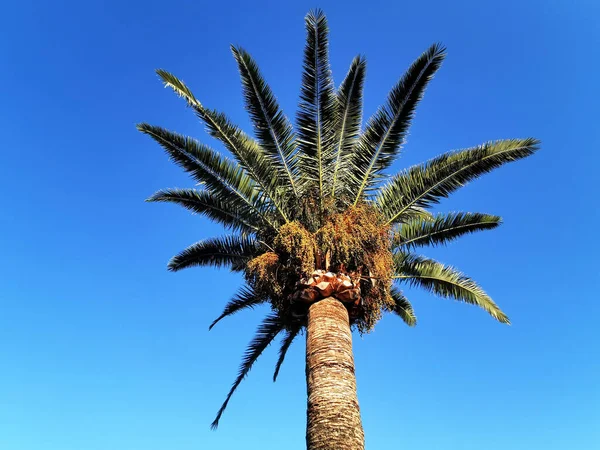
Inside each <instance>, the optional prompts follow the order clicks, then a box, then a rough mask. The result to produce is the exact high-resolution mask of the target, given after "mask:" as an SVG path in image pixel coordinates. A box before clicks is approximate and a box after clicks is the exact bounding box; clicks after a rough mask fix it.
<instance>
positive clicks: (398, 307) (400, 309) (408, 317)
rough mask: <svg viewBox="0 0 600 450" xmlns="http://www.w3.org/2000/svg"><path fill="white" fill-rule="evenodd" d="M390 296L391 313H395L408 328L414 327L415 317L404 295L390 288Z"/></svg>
mask: <svg viewBox="0 0 600 450" xmlns="http://www.w3.org/2000/svg"><path fill="white" fill-rule="evenodd" d="M390 296H391V297H392V299H393V300H394V309H393V312H394V313H396V314H397V315H398V316H399V317H400V318H401V319H402V320H403V321H404V323H406V325H408V326H409V327H414V326H415V325H416V324H417V316H415V312H414V311H413V307H412V305H411V304H410V302H409V301H408V299H407V298H406V297H405V296H404V294H403V293H402V292H401V291H400V290H398V289H396V287H394V286H392V288H391V289H390Z"/></svg>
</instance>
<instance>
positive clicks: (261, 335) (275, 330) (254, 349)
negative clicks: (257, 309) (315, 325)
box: [211, 314, 283, 429]
mask: <svg viewBox="0 0 600 450" xmlns="http://www.w3.org/2000/svg"><path fill="white" fill-rule="evenodd" d="M281 330H283V324H282V322H281V320H280V319H279V317H278V316H277V315H276V314H271V315H269V316H267V317H266V318H265V319H264V320H263V322H262V323H261V324H260V325H259V327H258V330H257V331H256V335H255V336H254V339H252V341H251V342H250V344H249V345H248V348H247V349H246V351H245V353H244V356H243V358H242V364H241V365H240V370H239V373H238V376H237V378H236V379H235V381H234V383H233V386H232V387H231V390H230V391H229V393H228V394H227V398H226V399H225V401H224V402H223V405H221V408H220V409H219V412H218V413H217V417H215V420H214V421H213V423H212V424H211V428H212V429H216V428H217V427H218V426H219V420H220V419H221V416H222V415H223V412H224V411H225V408H227V404H228V403H229V400H230V399H231V396H232V395H233V393H234V392H235V390H236V389H237V388H238V386H239V385H240V383H241V382H242V380H243V379H244V378H245V377H246V375H248V372H250V369H251V368H252V366H253V365H254V362H255V361H256V360H257V359H258V357H259V356H260V355H261V354H262V352H263V351H264V350H265V349H266V348H267V347H268V346H269V344H270V343H271V342H272V341H273V339H275V337H276V336H277V335H278V334H279V332H280V331H281Z"/></svg>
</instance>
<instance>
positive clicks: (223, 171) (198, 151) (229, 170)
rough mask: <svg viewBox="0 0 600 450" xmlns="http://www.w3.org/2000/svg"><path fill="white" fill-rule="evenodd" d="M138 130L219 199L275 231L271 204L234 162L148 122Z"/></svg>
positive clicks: (193, 140) (187, 138)
mask: <svg viewBox="0 0 600 450" xmlns="http://www.w3.org/2000/svg"><path fill="white" fill-rule="evenodd" d="M137 128H138V130H139V131H141V132H142V133H144V134H147V135H148V136H150V137H151V138H152V139H154V140H155V141H156V142H158V143H159V144H160V145H161V146H162V147H163V148H164V149H165V150H166V152H167V154H168V155H169V158H170V159H171V160H172V161H173V162H174V163H175V164H177V165H178V166H179V167H181V168H182V169H184V170H185V171H186V172H188V173H189V174H190V175H191V176H192V177H193V178H194V179H195V180H196V181H197V182H198V183H200V184H203V185H205V186H206V189H207V190H208V191H210V192H211V193H212V194H214V195H215V196H217V198H219V199H221V200H226V201H228V202H231V203H232V204H234V205H236V206H237V207H239V208H240V209H241V210H242V211H244V210H249V211H251V212H252V213H253V214H254V215H256V216H257V217H260V218H261V219H262V220H263V221H264V222H265V223H266V224H268V225H269V226H271V227H272V228H276V224H275V223H274V222H273V220H272V219H271V217H270V216H271V215H270V214H269V211H268V209H269V204H268V203H267V202H265V201H264V199H261V198H260V195H259V192H258V190H257V188H256V183H255V182H254V180H253V179H252V178H250V177H249V176H248V174H247V173H246V172H245V171H244V169H242V168H241V167H239V166H238V165H237V164H235V163H234V162H233V161H231V160H230V159H228V158H224V157H223V156H221V155H220V154H219V153H218V152H216V151H215V150H213V149H211V148H210V147H208V146H206V145H204V144H201V143H199V142H198V141H196V140H195V139H192V138H190V137H188V136H182V135H180V134H178V133H174V132H172V131H169V130H166V129H164V128H161V127H158V126H153V125H149V124H146V123H141V124H139V125H138V126H137Z"/></svg>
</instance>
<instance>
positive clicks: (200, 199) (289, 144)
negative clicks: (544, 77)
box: [138, 11, 538, 450]
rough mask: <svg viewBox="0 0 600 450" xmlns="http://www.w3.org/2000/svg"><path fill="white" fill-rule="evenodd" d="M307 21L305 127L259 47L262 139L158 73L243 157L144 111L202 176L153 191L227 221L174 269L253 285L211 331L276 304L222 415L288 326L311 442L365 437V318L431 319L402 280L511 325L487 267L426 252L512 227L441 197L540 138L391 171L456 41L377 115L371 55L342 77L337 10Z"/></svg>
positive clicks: (254, 80) (408, 78)
mask: <svg viewBox="0 0 600 450" xmlns="http://www.w3.org/2000/svg"><path fill="white" fill-rule="evenodd" d="M305 21H306V31H307V40H306V48H305V52H304V67H303V75H302V86H301V92H300V105H299V110H298V113H297V118H296V126H295V127H293V126H292V124H291V122H290V121H289V120H288V118H287V117H286V116H285V115H284V114H283V112H282V111H281V109H280V107H279V105H278V103H277V100H276V98H275V96H274V95H273V93H272V91H271V89H270V88H269V86H268V84H267V83H266V81H265V80H264V78H263V76H262V74H261V72H260V71H259V68H258V66H257V64H256V62H255V61H254V59H253V58H252V57H251V56H250V55H249V54H248V53H247V52H246V51H245V50H243V49H241V48H239V47H232V52H233V56H234V58H235V60H236V62H237V64H238V68H239V72H240V76H241V80H242V88H243V96H244V100H245V105H246V108H247V110H248V112H249V114H250V117H251V119H252V123H253V125H254V132H255V136H256V137H255V138H253V137H250V136H249V135H248V134H246V133H245V132H244V131H242V130H241V129H240V128H238V127H237V126H236V125H234V124H233V123H232V122H231V121H230V120H229V119H228V118H227V116H226V115H224V114H223V113H221V112H219V111H217V110H214V109H209V108H208V107H206V106H204V105H203V104H202V103H200V101H199V100H198V99H197V98H196V97H195V96H194V94H192V91H191V90H190V89H189V88H188V87H187V86H186V85H185V84H184V83H183V82H182V81H181V80H179V79H178V78H176V77H175V76H174V75H172V74H170V73H168V72H166V71H163V70H158V75H159V76H160V78H161V79H162V81H163V82H164V83H165V84H166V85H167V86H169V87H170V88H172V89H173V90H174V91H175V93H176V94H178V95H179V96H181V97H183V98H184V99H185V100H186V102H187V105H188V106H189V107H190V108H191V109H192V110H193V111H194V113H195V114H196V115H197V116H198V118H199V119H200V120H201V121H202V122H204V123H205V125H206V128H207V131H208V133H209V134H210V135H211V136H212V137H214V138H216V139H217V140H219V141H221V142H222V143H223V144H224V145H225V147H226V148H227V150H228V151H229V152H230V153H231V156H232V158H230V157H226V156H223V155H221V154H220V153H218V152H217V151H215V150H213V149H212V148H210V147H208V146H207V145H204V144H201V143H199V142H198V141H196V140H195V139H193V138H190V137H187V136H182V135H180V134H177V133H174V132H172V131H168V130H166V129H164V128H161V127H158V126H153V125H149V124H146V123H142V124H139V125H138V129H139V130H140V131H142V132H143V133H145V134H147V135H149V136H150V137H152V138H153V139H154V140H155V141H156V142H158V143H159V144H160V145H161V146H162V147H163V148H164V149H165V150H166V152H167V154H168V155H169V157H170V158H171V160H172V161H173V162H175V163H176V164H178V165H179V166H180V167H182V168H183V169H184V170H185V171H186V172H188V173H189V174H190V175H191V176H192V178H193V179H194V181H195V182H197V183H198V184H200V185H201V186H202V188H200V189H189V188H185V189H168V190H161V191H159V192H157V193H156V194H154V195H153V196H152V197H150V198H149V199H148V200H149V201H152V202H170V203H176V204H179V205H181V206H183V207H185V208H187V209H189V210H191V211H193V212H195V213H199V214H204V215H206V216H207V217H209V218H210V219H212V220H214V221H217V222H220V223H221V224H223V225H224V226H225V228H226V229H227V230H228V233H229V234H226V235H224V236H222V237H215V238H211V239H207V240H203V241H200V242H197V243H195V244H193V245H191V246H190V247H188V248H186V249H185V250H183V251H182V252H181V253H179V254H178V255H176V256H175V257H173V258H172V260H171V261H170V262H169V266H168V267H169V269H170V270H172V271H178V270H181V269H185V268H188V267H192V266H214V267H229V268H230V269H231V270H233V271H236V272H240V273H241V274H243V276H244V279H245V286H244V287H242V289H241V290H240V291H239V293H238V294H237V295H236V296H235V297H234V298H233V299H232V300H231V301H229V303H227V304H226V306H225V309H224V310H223V313H222V314H221V315H220V316H219V317H217V318H216V320H215V321H214V322H213V323H212V324H211V326H210V328H212V327H213V326H214V325H215V324H216V323H217V322H219V321H220V320H221V319H223V318H225V317H227V316H230V315H232V314H235V313H237V312H239V311H240V310H243V309H247V308H253V307H255V306H257V305H260V304H268V305H270V313H269V314H268V315H267V316H266V317H265V318H264V320H263V321H262V323H261V324H260V325H259V327H258V330H257V332H256V336H255V337H254V339H253V340H252V341H251V342H250V344H249V346H248V348H247V350H246V352H245V353H244V355H243V358H242V364H241V367H240V370H239V373H238V376H237V378H236V379H235V382H234V383H233V386H232V388H231V390H230V392H229V394H228V395H227V397H226V399H225V402H224V403H223V405H222V406H221V408H220V409H219V411H218V413H217V416H216V418H215V420H214V422H213V424H212V426H213V427H215V428H216V427H217V425H218V423H219V420H220V419H221V415H222V414H223V412H224V410H225V408H226V407H227V405H228V403H229V400H230V398H231V396H232V394H233V393H234V391H235V390H236V389H237V387H238V386H239V384H240V383H241V381H242V380H243V379H244V377H245V376H246V375H247V374H248V372H249V371H250V369H251V367H252V365H253V364H254V362H255V361H256V360H257V358H258V357H259V356H260V354H261V353H262V352H263V351H264V350H265V349H266V348H267V346H269V344H270V343H271V342H272V341H273V340H274V339H275V338H276V337H277V336H278V335H282V336H283V337H282V339H281V347H280V350H279V360H278V361H277V364H276V367H275V373H274V376H273V379H274V380H275V379H276V378H277V375H278V373H279V369H280V367H281V364H282V363H283V361H284V358H285V355H286V352H287V350H288V348H289V347H290V345H291V344H292V342H293V341H294V339H295V338H296V337H297V336H298V335H302V334H305V335H306V380H307V390H308V408H307V434H306V437H307V446H308V448H309V449H311V450H313V449H340V448H344V449H362V448H364V436H363V430H362V425H361V419H360V413H359V407H358V401H357V398H356V382H355V377H354V362H353V356H352V339H351V330H352V329H357V330H358V331H360V332H361V333H364V332H368V331H370V330H371V329H372V328H373V326H374V325H375V323H376V322H377V320H378V319H379V318H380V317H381V315H382V313H384V312H391V313H394V314H397V315H398V316H400V318H401V319H402V320H403V321H404V322H405V323H406V324H408V325H409V326H414V325H415V324H416V317H415V314H414V312H413V308H412V306H411V304H410V303H409V301H408V299H407V298H406V297H405V296H404V294H403V293H402V291H401V290H400V286H401V285H402V284H404V285H410V286H418V287H422V288H425V289H426V290H428V291H430V292H432V293H433V294H435V295H437V296H440V297H444V298H452V299H455V300H459V301H462V302H466V303H470V304H473V305H477V306H479V307H480V308H482V309H484V310H485V311H487V312H488V313H489V314H490V315H491V316H492V317H493V318H494V319H496V320H498V321H500V322H502V323H509V320H508V317H507V316H506V315H505V314H504V313H503V312H502V311H501V310H500V308H499V307H498V306H497V305H496V303H494V302H493V301H492V299H491V298H490V297H489V296H488V295H487V294H486V293H485V292H484V291H483V289H482V288H481V287H479V286H478V285H477V284H476V283H475V282H474V281H473V280H472V279H470V278H469V277H467V276H465V275H463V274H462V273H461V272H459V271H457V270H456V269H454V268H453V267H451V266H447V265H444V264H442V263H440V262H438V261H435V260H433V259H430V258H426V257H424V256H421V255H419V254H418V253H416V252H417V251H418V250H419V249H420V248H421V247H426V246H433V245H440V244H445V243H447V242H449V241H451V240H453V239H456V238H458V237H460V236H462V235H465V234H467V233H472V232H475V231H480V230H488V229H492V228H495V227H497V226H498V225H499V224H500V217H498V216H494V215H489V214H482V213H469V212H459V213H448V214H437V215H433V214H431V213H430V212H428V209H429V208H431V207H432V206H434V205H435V204H437V203H438V201H439V200H440V199H442V198H445V197H447V196H448V195H450V194H451V193H453V192H454V191H456V190H457V189H459V188H460V187H462V186H464V185H465V184H467V183H468V182H469V181H471V180H473V179H475V178H478V177H479V176H481V175H483V174H485V173H487V172H489V171H491V170H492V169H495V168H497V167H499V166H501V165H503V164H505V163H508V162H511V161H515V160H518V159H521V158H524V157H526V156H529V155H531V154H532V153H534V152H535V151H536V149H537V146H538V142H537V141H536V140H535V139H510V140H501V141H495V142H488V143H485V144H482V145H479V146H476V147H473V148H469V149H465V150H459V151H453V152H449V153H445V154H442V155H441V156H438V157H436V158H434V159H432V160H430V161H427V162H426V163H423V164H420V165H416V166H413V167H410V168H408V169H406V170H404V171H401V172H400V173H398V174H396V175H394V176H389V175H387V174H386V169H387V168H388V167H389V166H390V165H391V164H392V162H393V161H394V159H395V158H396V157H397V156H398V154H399V152H400V149H401V147H402V144H403V142H404V140H405V138H406V135H407V132H408V129H409V126H410V123H411V120H412V118H413V115H414V111H415V107H416V106H417V103H418V102H419V100H420V99H421V98H422V96H423V94H424V92H425V88H426V86H427V84H428V83H429V81H430V80H431V79H432V78H433V76H434V74H435V73H436V71H437V70H438V69H439V67H440V65H441V64H442V61H443V59H444V57H445V51H444V49H443V47H441V46H440V45H438V44H435V45H432V46H431V47H430V48H429V49H427V50H426V51H425V52H424V53H423V54H422V55H421V56H419V57H418V58H417V60H416V61H415V62H414V63H413V64H412V65H411V66H410V67H409V68H408V70H407V71H406V73H405V74H404V75H403V76H402V77H401V78H400V80H399V81H398V82H397V83H396V85H395V86H394V87H393V88H392V90H391V92H390V94H389V96H388V98H387V100H386V101H385V103H384V104H383V106H381V107H380V108H379V110H378V111H377V112H376V113H375V114H374V115H373V117H371V118H370V119H369V120H368V121H367V122H366V124H365V125H364V128H363V126H362V94H363V82H364V78H365V68H366V63H365V60H364V59H363V58H362V57H361V56H357V57H356V58H355V59H354V60H353V61H352V63H351V64H350V68H349V70H348V73H347V75H346V77H345V78H344V80H343V81H342V83H341V84H340V85H339V87H338V88H337V89H336V88H335V86H334V82H333V79H332V76H331V72H330V67H329V59H328V27H327V21H326V19H325V16H324V15H323V13H322V12H321V11H314V12H311V13H309V14H308V15H307V16H306V19H305Z"/></svg>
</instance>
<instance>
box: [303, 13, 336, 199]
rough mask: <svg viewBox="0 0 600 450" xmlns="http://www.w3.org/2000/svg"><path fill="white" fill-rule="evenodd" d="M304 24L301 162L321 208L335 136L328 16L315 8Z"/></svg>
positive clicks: (304, 176) (305, 178) (304, 178)
mask: <svg viewBox="0 0 600 450" xmlns="http://www.w3.org/2000/svg"><path fill="white" fill-rule="evenodd" d="M305 24H306V46H305V48H304V65H303V73H302V87H301V90H300V105H299V110H298V115H297V130H298V147H299V152H300V155H299V156H300V160H299V163H300V170H301V174H302V179H303V180H304V181H305V183H306V184H308V185H310V186H315V188H316V189H317V192H318V197H319V199H318V201H319V203H320V210H321V211H322V210H323V198H324V196H325V195H326V192H325V184H326V179H327V174H328V171H329V170H330V163H331V157H332V153H333V148H332V147H333V145H334V140H335V109H336V108H335V106H336V103H335V91H334V86H333V79H332V77H331V70H330V67H329V43H328V34H329V28H328V26H327V19H326V18H325V15H324V14H323V12H322V11H321V10H315V11H311V12H310V13H309V14H308V15H307V16H306V18H305Z"/></svg>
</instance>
